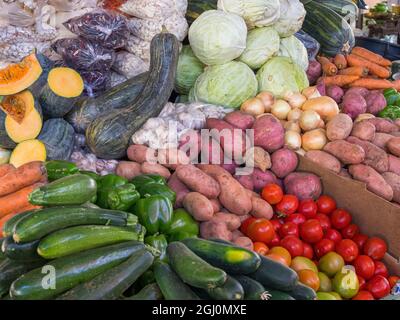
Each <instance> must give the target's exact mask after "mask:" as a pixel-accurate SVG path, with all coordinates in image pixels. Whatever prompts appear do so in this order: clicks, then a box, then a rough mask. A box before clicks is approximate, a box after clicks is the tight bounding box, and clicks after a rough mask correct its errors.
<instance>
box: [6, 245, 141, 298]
mask: <svg viewBox="0 0 400 320" xmlns="http://www.w3.org/2000/svg"><path fill="white" fill-rule="evenodd" d="M143 250H144V244H143V243H141V242H138V241H128V242H123V243H119V244H115V245H112V246H107V247H102V248H96V249H92V250H88V251H84V252H80V253H78V254H72V255H69V256H66V257H62V258H59V259H55V260H52V261H50V262H49V263H48V264H47V266H49V268H50V267H51V269H49V270H55V271H56V272H54V274H53V278H52V280H53V281H54V282H50V283H49V285H52V284H55V286H54V287H53V288H52V287H50V288H47V289H45V288H44V287H43V280H44V277H45V275H46V274H43V272H42V268H37V269H34V270H32V271H30V272H28V273H25V274H24V275H23V276H21V277H20V278H18V279H17V280H15V281H14V282H13V283H12V284H11V288H10V294H11V297H12V298H13V299H17V300H41V299H51V298H54V297H56V296H58V295H59V294H61V293H63V292H65V291H67V290H69V289H71V288H73V287H75V286H77V285H78V284H80V283H82V282H86V281H89V280H91V279H93V278H94V277H96V276H97V275H99V274H101V273H103V272H105V271H106V270H109V269H111V268H113V267H115V266H117V265H119V264H121V263H122V262H124V261H126V260H127V259H128V258H129V257H130V256H131V255H133V254H134V253H135V252H138V251H143ZM50 280H51V279H50Z"/></svg>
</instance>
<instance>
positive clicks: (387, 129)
mask: <svg viewBox="0 0 400 320" xmlns="http://www.w3.org/2000/svg"><path fill="white" fill-rule="evenodd" d="M366 121H368V122H371V123H372V124H373V125H374V126H375V128H376V132H383V133H392V132H397V131H399V127H398V126H396V125H395V124H394V123H393V122H392V121H391V120H389V119H382V118H372V119H368V120H366Z"/></svg>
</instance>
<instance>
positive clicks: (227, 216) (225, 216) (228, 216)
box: [211, 212, 241, 231]
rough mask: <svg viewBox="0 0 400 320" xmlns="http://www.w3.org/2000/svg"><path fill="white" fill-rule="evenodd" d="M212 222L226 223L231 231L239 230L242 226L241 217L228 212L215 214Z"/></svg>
mask: <svg viewBox="0 0 400 320" xmlns="http://www.w3.org/2000/svg"><path fill="white" fill-rule="evenodd" d="M211 221H216V222H223V223H225V224H226V226H227V227H228V230H229V231H234V230H237V229H239V227H240V225H241V221H240V218H239V216H237V215H236V214H232V213H226V212H217V213H215V215H214V217H213V218H212V219H211Z"/></svg>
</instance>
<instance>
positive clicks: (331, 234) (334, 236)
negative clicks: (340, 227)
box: [324, 229, 342, 244]
mask: <svg viewBox="0 0 400 320" xmlns="http://www.w3.org/2000/svg"><path fill="white" fill-rule="evenodd" d="M324 238H325V239H329V240H332V241H333V242H335V244H336V243H338V242H339V241H340V240H342V235H341V234H340V232H339V231H337V230H335V229H328V230H326V232H325V236H324Z"/></svg>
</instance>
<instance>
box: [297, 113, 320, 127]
mask: <svg viewBox="0 0 400 320" xmlns="http://www.w3.org/2000/svg"><path fill="white" fill-rule="evenodd" d="M320 121H321V117H320V115H319V114H318V112H316V111H314V110H307V111H304V112H303V114H302V115H301V117H300V120H299V125H300V128H301V129H303V131H310V130H314V129H317V128H318V126H319V125H320Z"/></svg>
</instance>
